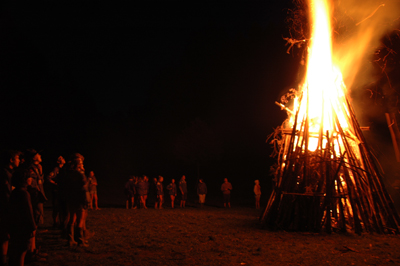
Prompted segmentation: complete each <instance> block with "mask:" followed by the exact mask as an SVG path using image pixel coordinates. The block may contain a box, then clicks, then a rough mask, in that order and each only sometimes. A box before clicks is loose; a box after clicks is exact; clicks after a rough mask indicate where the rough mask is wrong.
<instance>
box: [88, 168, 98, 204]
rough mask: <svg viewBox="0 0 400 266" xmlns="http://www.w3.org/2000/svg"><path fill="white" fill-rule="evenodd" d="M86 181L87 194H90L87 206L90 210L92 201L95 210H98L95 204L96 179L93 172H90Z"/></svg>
mask: <svg viewBox="0 0 400 266" xmlns="http://www.w3.org/2000/svg"><path fill="white" fill-rule="evenodd" d="M88 180H89V192H90V204H89V206H90V207H91V209H93V201H94V208H95V210H100V209H99V206H98V204H97V202H98V197H97V179H96V176H95V175H94V172H93V171H90V173H89V177H88Z"/></svg>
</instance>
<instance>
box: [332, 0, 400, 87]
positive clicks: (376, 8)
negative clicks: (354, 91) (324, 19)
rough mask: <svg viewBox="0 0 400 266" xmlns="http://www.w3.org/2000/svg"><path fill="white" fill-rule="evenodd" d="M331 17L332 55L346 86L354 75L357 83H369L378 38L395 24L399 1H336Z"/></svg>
mask: <svg viewBox="0 0 400 266" xmlns="http://www.w3.org/2000/svg"><path fill="white" fill-rule="evenodd" d="M334 17H335V21H334V24H335V38H334V44H333V57H334V62H335V64H336V65H337V66H339V68H340V69H341V71H342V74H343V79H344V81H345V83H346V86H347V87H349V88H350V87H352V85H353V84H354V82H355V79H356V77H357V85H358V86H362V85H365V84H368V83H370V82H373V76H372V75H370V73H371V71H372V64H371V58H372V56H373V54H374V52H375V51H376V50H377V48H378V47H379V45H380V40H381V39H382V37H383V36H384V35H385V34H387V33H389V32H391V31H393V30H394V29H396V27H398V26H399V21H400V19H399V18H400V1H398V0H386V1H383V2H380V1H376V0H363V1H360V0H346V1H338V2H337V5H336V6H335V10H334ZM360 72H361V73H363V74H362V78H361V79H360ZM360 80H362V83H363V84H361V83H359V81H360Z"/></svg>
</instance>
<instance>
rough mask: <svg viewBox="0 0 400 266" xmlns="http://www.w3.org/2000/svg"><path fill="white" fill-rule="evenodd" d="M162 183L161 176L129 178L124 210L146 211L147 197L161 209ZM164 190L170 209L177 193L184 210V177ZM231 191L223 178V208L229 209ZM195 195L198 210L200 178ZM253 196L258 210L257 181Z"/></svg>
mask: <svg viewBox="0 0 400 266" xmlns="http://www.w3.org/2000/svg"><path fill="white" fill-rule="evenodd" d="M163 181H164V177H162V176H159V177H158V178H154V179H153V181H152V182H150V181H149V178H148V177H147V176H146V175H144V176H133V175H132V176H130V177H129V180H128V181H127V182H126V184H125V188H124V192H125V196H126V209H137V208H143V209H147V199H148V196H150V197H152V198H154V199H155V202H154V208H155V209H162V208H163V207H162V206H163V203H164V200H165V199H164V186H163ZM166 189H167V192H166V194H168V196H169V198H170V202H171V208H172V209H173V208H175V201H176V198H177V196H178V192H179V194H180V207H181V208H184V207H185V206H186V200H187V193H188V190H187V183H186V176H185V175H183V176H182V177H181V179H180V180H179V182H178V184H176V182H175V179H171V183H170V184H169V185H167V186H166ZM231 190H232V184H231V183H230V182H229V181H228V179H227V178H224V182H223V183H222V185H221V191H222V195H223V200H224V207H225V208H230V207H231V197H230V195H231ZM197 195H198V202H199V206H200V208H202V207H204V204H205V201H206V195H207V185H206V183H205V182H204V180H203V179H201V178H200V179H199V181H198V183H197ZM254 195H255V200H256V208H257V209H258V208H260V197H261V186H260V182H259V180H255V186H254Z"/></svg>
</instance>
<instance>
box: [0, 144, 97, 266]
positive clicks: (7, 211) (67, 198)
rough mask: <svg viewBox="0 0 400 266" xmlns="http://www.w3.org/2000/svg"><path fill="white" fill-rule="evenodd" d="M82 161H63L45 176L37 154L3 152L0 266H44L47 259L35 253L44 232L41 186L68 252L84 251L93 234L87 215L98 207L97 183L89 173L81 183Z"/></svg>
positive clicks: (76, 158)
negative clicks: (29, 264)
mask: <svg viewBox="0 0 400 266" xmlns="http://www.w3.org/2000/svg"><path fill="white" fill-rule="evenodd" d="M83 161H84V157H83V156H82V155H81V154H79V153H75V154H73V155H71V156H70V157H69V158H68V160H67V161H66V160H65V159H64V158H63V157H62V156H60V157H59V158H58V159H57V165H56V166H55V167H54V169H53V170H52V171H51V172H50V173H49V174H48V175H45V174H44V172H43V168H42V165H41V163H42V157H41V155H40V153H39V152H37V151H36V150H33V149H29V150H27V151H25V152H23V153H22V152H20V151H15V150H9V151H3V152H2V164H3V165H2V169H1V172H0V190H1V192H0V237H1V247H2V254H1V256H2V257H1V261H0V265H24V262H25V260H29V261H35V260H39V261H43V260H46V256H47V254H45V253H42V252H40V251H39V249H38V248H37V247H36V236H37V234H40V233H44V232H46V231H47V230H46V229H45V228H44V227H43V224H44V215H43V213H44V212H43V203H44V202H46V201H47V197H46V193H45V190H44V183H45V182H48V183H49V184H50V187H51V192H52V196H53V197H52V207H53V212H52V219H53V224H54V226H55V227H59V228H60V229H61V232H62V235H63V236H64V237H65V238H66V239H68V245H69V246H76V245H79V246H84V247H86V246H88V241H87V239H88V238H89V237H90V236H91V235H92V234H93V233H91V232H90V231H88V230H87V228H86V218H87V215H88V209H89V208H93V206H92V202H94V208H95V209H99V208H98V205H97V188H96V187H97V180H96V177H95V175H94V173H93V171H91V172H90V173H89V175H88V177H86V175H85V169H84V165H83Z"/></svg>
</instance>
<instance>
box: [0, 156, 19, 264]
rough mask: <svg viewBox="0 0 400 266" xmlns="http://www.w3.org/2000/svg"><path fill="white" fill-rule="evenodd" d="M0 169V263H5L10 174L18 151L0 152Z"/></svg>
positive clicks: (16, 162) (17, 162) (10, 185)
mask: <svg viewBox="0 0 400 266" xmlns="http://www.w3.org/2000/svg"><path fill="white" fill-rule="evenodd" d="M2 155H3V156H2V162H1V163H2V166H3V167H2V169H1V171H0V240H1V250H2V252H1V256H2V257H1V261H0V265H5V264H6V263H7V252H8V240H9V237H8V234H9V232H8V226H7V223H6V220H7V218H8V210H9V201H10V196H11V191H12V184H11V182H12V176H13V174H14V171H15V168H17V167H18V166H19V164H20V158H19V156H20V155H21V153H20V152H19V151H11V150H10V151H5V152H4V154H2Z"/></svg>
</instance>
